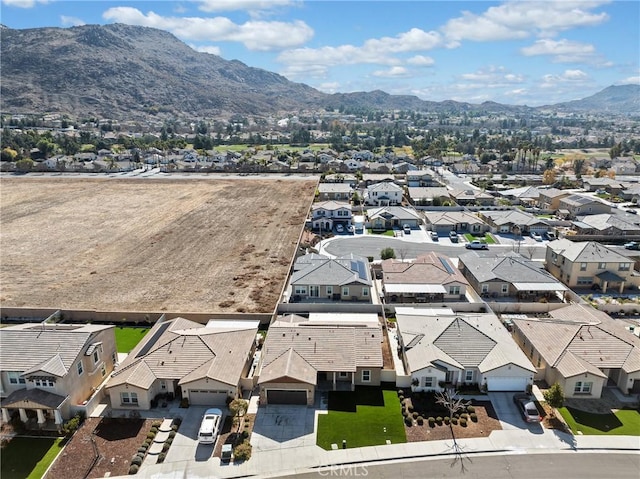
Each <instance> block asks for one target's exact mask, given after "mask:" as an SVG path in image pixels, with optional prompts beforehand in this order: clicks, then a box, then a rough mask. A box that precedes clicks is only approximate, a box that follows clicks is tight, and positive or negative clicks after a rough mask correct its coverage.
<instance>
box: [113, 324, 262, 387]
mask: <svg viewBox="0 0 640 479" xmlns="http://www.w3.org/2000/svg"><path fill="white" fill-rule="evenodd" d="M257 326H258V325H257V323H256V322H254V321H247V322H246V325H240V324H239V323H237V325H236V326H233V325H228V324H226V323H225V325H224V327H221V328H217V327H216V326H215V323H213V325H211V326H210V325H207V326H206V327H205V326H202V325H201V324H200V323H196V322H193V321H189V320H187V319H184V318H175V319H172V320H170V321H167V322H165V323H157V324H156V325H155V326H154V327H153V328H152V330H151V331H149V333H147V335H146V336H145V338H144V339H145V340H143V341H142V342H141V343H140V344H138V346H137V347H136V348H135V349H134V350H133V351H132V352H131V353H130V354H129V356H127V359H125V360H124V361H123V363H122V364H121V365H120V366H119V367H118V368H117V369H116V371H115V372H114V373H113V375H112V377H111V379H110V380H109V382H108V383H107V387H113V386H116V385H120V384H131V385H134V386H138V387H141V388H145V389H146V388H149V387H150V386H151V385H152V384H153V382H154V381H155V380H156V379H171V380H178V381H179V384H185V383H188V382H191V381H196V380H199V379H204V378H209V379H212V380H216V381H220V382H223V383H225V384H230V385H237V384H238V381H239V380H240V376H241V374H242V371H243V369H244V366H245V363H246V360H247V355H248V354H249V351H250V350H251V347H252V345H253V343H254V341H255V336H256V331H257Z"/></svg>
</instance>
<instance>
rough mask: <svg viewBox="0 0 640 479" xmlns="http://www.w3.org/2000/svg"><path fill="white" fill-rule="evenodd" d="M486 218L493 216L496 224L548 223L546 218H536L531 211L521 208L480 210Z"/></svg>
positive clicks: (527, 224) (528, 224)
mask: <svg viewBox="0 0 640 479" xmlns="http://www.w3.org/2000/svg"><path fill="white" fill-rule="evenodd" d="M480 213H481V214H482V215H483V216H485V217H486V218H491V221H493V222H494V223H495V224H496V225H508V224H514V225H524V226H534V225H547V224H548V223H547V222H546V221H545V220H541V219H540V218H536V217H535V216H534V215H532V214H531V213H526V212H524V211H521V210H506V211H481V212H480Z"/></svg>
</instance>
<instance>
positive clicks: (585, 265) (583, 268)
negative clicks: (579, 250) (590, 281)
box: [580, 263, 587, 271]
mask: <svg viewBox="0 0 640 479" xmlns="http://www.w3.org/2000/svg"><path fill="white" fill-rule="evenodd" d="M586 270H587V263H580V271H586Z"/></svg>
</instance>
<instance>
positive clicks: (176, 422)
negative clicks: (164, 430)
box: [172, 417, 182, 431]
mask: <svg viewBox="0 0 640 479" xmlns="http://www.w3.org/2000/svg"><path fill="white" fill-rule="evenodd" d="M180 424H182V418H181V417H177V418H175V419H174V420H173V425H174V426H176V431H177V430H178V428H179V427H180ZM172 428H173V426H172Z"/></svg>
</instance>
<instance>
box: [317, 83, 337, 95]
mask: <svg viewBox="0 0 640 479" xmlns="http://www.w3.org/2000/svg"><path fill="white" fill-rule="evenodd" d="M316 88H317V89H318V90H320V91H323V92H325V93H336V92H338V91H340V83H338V82H337V81H334V82H325V83H320V85H318V86H317V87H316Z"/></svg>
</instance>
